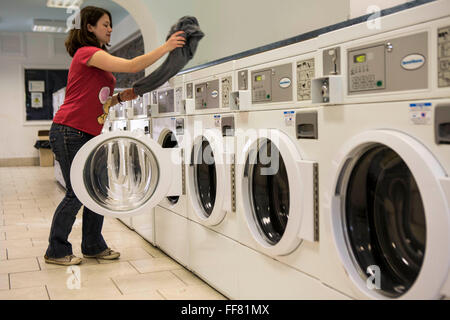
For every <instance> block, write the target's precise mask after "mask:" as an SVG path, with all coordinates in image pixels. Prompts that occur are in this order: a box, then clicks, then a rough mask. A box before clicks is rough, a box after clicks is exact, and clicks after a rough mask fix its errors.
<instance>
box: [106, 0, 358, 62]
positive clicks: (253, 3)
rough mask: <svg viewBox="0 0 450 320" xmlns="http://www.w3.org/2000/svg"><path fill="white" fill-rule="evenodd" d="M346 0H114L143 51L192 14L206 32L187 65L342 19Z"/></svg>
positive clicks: (345, 8)
mask: <svg viewBox="0 0 450 320" xmlns="http://www.w3.org/2000/svg"><path fill="white" fill-rule="evenodd" d="M349 1H350V0H315V1H310V0H282V1H273V0H245V1H243V0H227V1H223V0H183V1H180V0H165V1H161V0H114V2H116V3H118V4H119V5H121V6H122V7H124V8H125V9H126V10H127V11H128V12H129V13H130V14H131V15H132V16H133V17H134V19H135V20H136V23H137V24H138V25H139V27H140V29H141V32H142V34H143V37H144V43H145V47H146V48H145V49H146V52H148V51H149V50H150V49H154V48H156V47H157V46H160V45H162V44H163V43H164V41H165V38H166V36H167V33H168V31H169V29H170V27H171V26H172V25H173V24H174V23H175V22H176V21H177V20H178V19H179V18H181V17H182V16H185V15H193V16H195V17H197V19H198V20H199V23H200V27H201V29H202V30H203V32H204V33H205V35H206V36H205V37H204V38H203V40H202V41H201V42H200V45H199V47H198V50H197V53H196V55H195V57H194V58H193V59H192V61H191V62H190V63H189V64H188V65H187V67H192V66H196V65H200V64H203V63H206V62H209V61H213V60H217V59H220V58H223V57H227V56H229V55H232V54H235V53H239V52H242V51H246V50H249V49H253V48H256V47H259V46H262V45H266V44H270V43H273V42H275V41H280V40H284V39H287V38H290V37H293V36H296V35H299V34H302V33H305V32H308V31H312V30H315V29H318V28H320V27H324V26H328V25H331V24H334V23H337V22H341V21H344V20H347V18H348V16H349V12H350V3H349ZM162 61H163V60H160V61H159V63H156V64H155V65H154V66H153V68H155V67H156V66H157V65H159V64H160V63H161V62H162ZM153 68H150V70H152V69H153Z"/></svg>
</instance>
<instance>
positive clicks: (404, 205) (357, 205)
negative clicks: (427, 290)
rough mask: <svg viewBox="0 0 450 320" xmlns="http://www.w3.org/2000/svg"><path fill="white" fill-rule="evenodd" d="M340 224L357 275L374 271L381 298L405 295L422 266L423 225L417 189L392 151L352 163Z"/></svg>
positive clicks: (380, 148) (378, 150)
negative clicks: (378, 277)
mask: <svg viewBox="0 0 450 320" xmlns="http://www.w3.org/2000/svg"><path fill="white" fill-rule="evenodd" d="M344 220H345V221H344V223H345V227H344V229H345V231H346V233H347V237H348V239H347V241H348V246H349V247H350V250H351V252H352V253H353V257H354V260H355V263H356V264H357V265H358V266H359V268H360V269H361V274H365V273H366V272H367V270H368V268H369V267H371V268H372V267H373V266H377V267H378V268H379V272H380V275H381V293H383V294H384V295H386V296H389V297H397V296H400V295H402V294H403V293H405V292H406V291H407V290H408V289H409V288H410V287H411V286H412V285H413V283H414V281H415V280H416V278H417V276H418V274H419V272H420V270H421V266H422V263H423V260H424V254H425V245H426V221H425V210H424V206H423V203H422V198H421V195H420V192H419V189H418V186H417V183H416V181H415V179H414V177H413V175H412V173H411V171H410V169H409V168H408V166H407V165H406V163H405V162H404V161H403V160H402V158H401V157H400V156H399V155H398V154H397V153H396V152H395V151H393V150H392V149H390V148H389V147H387V146H385V145H375V146H372V147H371V148H370V149H369V150H366V151H365V152H364V153H363V154H362V155H361V156H360V157H359V159H358V160H357V161H356V162H355V164H354V166H353V169H352V172H351V174H350V176H349V180H348V184H347V192H346V200H345V219H344Z"/></svg>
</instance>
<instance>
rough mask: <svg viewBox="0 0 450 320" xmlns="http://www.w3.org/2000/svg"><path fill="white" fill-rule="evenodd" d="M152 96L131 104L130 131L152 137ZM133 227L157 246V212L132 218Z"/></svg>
mask: <svg viewBox="0 0 450 320" xmlns="http://www.w3.org/2000/svg"><path fill="white" fill-rule="evenodd" d="M149 99H150V94H149V93H146V94H144V95H143V96H142V97H137V98H136V99H134V100H132V101H131V102H129V104H128V105H129V113H128V124H129V130H130V131H136V130H139V131H141V132H144V134H145V135H147V136H151V132H152V121H151V114H150V111H151V109H150V107H151V105H150V101H149ZM131 226H132V229H134V231H136V233H138V234H139V235H140V236H141V237H142V238H144V239H145V240H147V241H148V242H150V243H151V244H153V245H155V212H154V210H153V209H149V210H147V211H146V212H144V213H143V214H140V215H136V216H133V217H131Z"/></svg>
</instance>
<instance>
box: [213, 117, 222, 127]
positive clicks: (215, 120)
mask: <svg viewBox="0 0 450 320" xmlns="http://www.w3.org/2000/svg"><path fill="white" fill-rule="evenodd" d="M220 118H221V117H220V114H215V115H214V126H215V127H216V128H220Z"/></svg>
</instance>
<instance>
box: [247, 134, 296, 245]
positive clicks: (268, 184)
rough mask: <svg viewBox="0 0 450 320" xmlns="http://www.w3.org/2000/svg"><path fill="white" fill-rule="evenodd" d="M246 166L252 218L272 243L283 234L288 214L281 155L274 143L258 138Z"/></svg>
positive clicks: (286, 191)
mask: <svg viewBox="0 0 450 320" xmlns="http://www.w3.org/2000/svg"><path fill="white" fill-rule="evenodd" d="M250 163H253V164H251V165H250ZM246 166H248V168H249V174H248V179H249V187H250V197H251V206H252V212H253V219H254V221H255V222H256V225H257V227H258V231H259V233H260V235H261V236H262V237H263V239H264V240H265V241H266V242H267V243H268V244H270V245H275V244H277V243H278V242H279V241H280V240H281V238H282V237H283V234H284V231H285V230H286V226H287V222H288V214H289V182H288V175H287V170H286V166H285V164H284V161H283V157H282V156H281V154H280V151H279V150H278V148H277V147H276V146H275V144H273V143H272V142H271V141H270V140H268V139H261V140H260V141H259V146H258V148H257V150H256V154H254V155H253V156H249V157H248V158H247V164H246Z"/></svg>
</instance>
